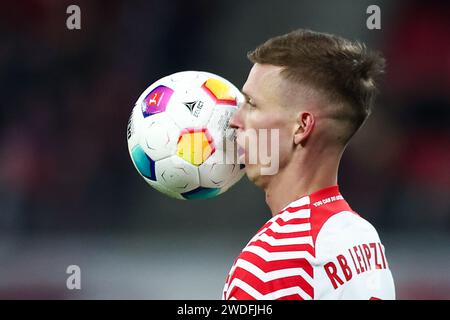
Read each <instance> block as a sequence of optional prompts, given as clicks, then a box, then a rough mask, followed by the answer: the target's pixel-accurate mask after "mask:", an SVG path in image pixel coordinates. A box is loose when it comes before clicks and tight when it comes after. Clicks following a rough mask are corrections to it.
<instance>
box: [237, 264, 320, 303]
mask: <svg viewBox="0 0 450 320" xmlns="http://www.w3.org/2000/svg"><path fill="white" fill-rule="evenodd" d="M234 279H240V280H241V281H244V282H246V283H247V284H249V285H251V287H252V288H254V289H255V290H256V291H258V292H259V293H260V294H262V295H266V294H270V293H272V292H274V291H278V290H281V289H286V288H291V287H299V288H300V289H302V290H303V291H305V292H306V293H307V294H308V295H309V296H311V297H312V298H314V288H313V287H312V285H311V284H310V283H309V282H308V281H306V280H305V279H304V278H303V277H302V276H300V275H294V276H288V277H281V278H279V279H274V280H270V281H263V280H261V279H260V278H258V277H257V276H255V275H254V274H253V273H251V272H249V271H247V270H245V269H243V268H240V267H237V268H236V269H235V270H234V276H233V280H234ZM232 284H233V283H232V282H231V285H232Z"/></svg>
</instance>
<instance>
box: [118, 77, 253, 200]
mask: <svg viewBox="0 0 450 320" xmlns="http://www.w3.org/2000/svg"><path fill="white" fill-rule="evenodd" d="M244 100H245V98H244V97H243V95H242V94H241V93H240V91H239V90H238V89H237V88H236V87H235V86H234V85H233V84H231V83H230V82H229V81H227V80H226V79H224V78H222V77H220V76H218V75H215V74H212V73H207V72H200V71H184V72H178V73H175V74H172V75H169V76H166V77H164V78H162V79H160V80H158V81H156V82H155V83H153V84H152V85H150V86H149V87H148V88H147V89H146V90H145V91H144V92H143V93H142V94H141V96H140V97H139V99H138V100H137V102H136V104H135V106H134V108H133V110H132V113H131V117H130V120H129V122H128V128H127V140H128V150H129V152H130V156H131V159H132V161H133V164H134V166H135V167H136V169H137V171H138V172H139V174H140V175H141V176H142V177H143V178H144V180H145V181H146V182H147V183H148V184H149V185H150V186H152V187H153V188H155V189H156V190H158V191H160V192H162V193H164V194H166V195H168V196H171V197H173V198H177V199H205V198H211V197H215V196H217V195H219V194H221V193H223V192H225V191H226V190H228V189H229V188H230V187H231V186H233V185H234V184H235V183H236V182H238V181H239V180H240V179H241V178H242V176H243V175H244V165H243V164H239V163H238V161H237V150H238V148H237V146H236V141H235V140H236V139H235V134H234V130H232V129H229V128H228V122H229V120H230V118H231V116H232V115H233V113H234V112H235V111H236V110H237V108H238V106H239V105H240V104H242V103H243V101H244Z"/></svg>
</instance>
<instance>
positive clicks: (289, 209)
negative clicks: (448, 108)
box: [281, 204, 309, 212]
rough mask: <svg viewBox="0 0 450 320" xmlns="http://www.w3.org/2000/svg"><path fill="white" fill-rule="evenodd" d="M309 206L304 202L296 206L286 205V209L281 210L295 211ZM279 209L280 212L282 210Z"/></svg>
mask: <svg viewBox="0 0 450 320" xmlns="http://www.w3.org/2000/svg"><path fill="white" fill-rule="evenodd" d="M308 208H309V204H304V205H302V206H298V207H287V208H286V209H284V210H283V211H287V212H297V211H299V210H302V209H308ZM283 211H281V212H283Z"/></svg>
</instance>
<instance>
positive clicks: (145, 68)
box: [0, 0, 450, 299]
mask: <svg viewBox="0 0 450 320" xmlns="http://www.w3.org/2000/svg"><path fill="white" fill-rule="evenodd" d="M70 4H76V5H78V6H79V7H80V8H81V27H82V29H81V30H68V29H67V28H66V19H67V17H68V16H69V15H68V14H66V8H67V6H68V5H70ZM371 4H376V5H378V6H379V7H380V8H381V27H382V28H381V30H368V29H367V27H366V19H367V18H368V16H369V15H368V14H366V8H367V7H368V6H369V5H371ZM0 8H1V9H0V39H1V42H0V70H1V72H0V93H1V99H0V101H1V102H0V105H1V109H0V110H1V113H0V298H57V299H59V298H61V299H71V298H82V299H105V298H112V299H117V298H122V299H131V298H138V299H196V298H202V299H218V298H220V296H221V291H222V287H223V283H224V280H225V277H226V275H227V273H228V270H229V268H230V266H231V264H232V262H233V259H234V258H235V256H236V255H237V254H238V253H239V252H240V250H241V248H242V247H243V246H244V245H245V244H246V242H247V241H248V240H249V239H250V237H252V236H253V234H254V233H255V232H256V231H257V230H258V229H259V228H260V226H261V225H262V224H263V223H264V222H265V221H266V220H268V219H269V218H270V211H269V210H268V208H267V207H266V205H265V202H264V195H263V193H262V192H261V191H260V190H258V189H256V187H254V186H253V185H252V184H251V183H249V182H248V181H247V179H246V178H244V179H242V180H241V181H240V182H239V183H238V184H237V185H236V186H234V187H233V188H232V189H230V190H229V191H228V192H226V193H225V194H223V195H221V196H219V197H217V198H215V199H210V200H204V201H189V202H188V201H184V202H183V201H176V200H173V199H170V198H167V197H165V196H163V195H162V194H160V193H158V192H156V191H154V190H153V189H151V188H150V187H149V186H147V185H146V184H145V182H144V180H143V179H142V178H140V177H139V175H138V173H137V172H136V170H135V169H134V167H133V165H132V162H131V159H130V157H129V154H128V150H127V144H126V125H127V120H128V117H129V114H130V112H131V108H132V106H133V105H134V102H135V101H136V99H137V97H138V96H139V95H140V93H141V92H142V91H144V89H145V88H146V87H147V86H149V85H150V84H151V83H152V82H154V81H156V80H157V79H159V78H161V77H163V76H165V75H168V74H171V73H173V72H177V71H183V70H203V71H209V72H213V73H217V74H219V75H221V76H223V77H225V78H227V79H228V80H230V81H231V82H233V83H234V84H235V85H236V86H238V87H241V86H242V85H243V83H244V82H245V80H246V77H247V74H248V71H249V70H250V67H251V64H250V62H249V61H247V59H246V52H247V51H249V50H252V49H253V48H254V47H255V46H257V45H258V44H260V43H261V42H263V41H265V40H266V39H268V38H269V37H272V36H275V35H279V34H282V33H286V32H288V31H291V30H293V29H296V28H300V27H301V28H310V29H313V30H316V31H323V32H329V33H335V34H338V35H342V36H344V37H347V38H350V39H355V40H360V41H363V42H365V43H367V45H368V46H369V47H371V48H376V49H379V50H381V51H382V52H383V53H384V54H385V56H386V58H387V64H388V67H387V74H386V77H385V79H384V81H383V83H382V86H381V91H382V94H381V96H380V98H379V99H378V103H377V107H376V109H375V110H374V112H373V114H372V116H371V118H370V119H369V120H368V122H367V124H366V126H365V128H364V129H363V130H362V131H361V132H359V133H358V134H357V136H356V137H355V139H354V141H353V142H352V144H351V145H350V146H349V147H348V149H347V151H346V153H345V155H344V158H343V161H342V165H341V171H340V176H339V184H340V187H341V191H342V194H343V195H344V197H346V199H347V200H348V201H349V203H350V205H351V206H352V208H353V209H354V210H356V211H358V212H359V213H360V214H361V215H362V216H363V217H364V218H366V219H367V220H369V221H370V222H371V223H372V224H373V225H374V226H375V227H376V228H377V229H378V231H379V233H380V236H381V238H382V241H383V242H384V245H385V247H386V250H387V257H388V259H389V262H390V267H391V269H392V272H393V275H394V279H395V281H396V286H397V296H398V298H400V299H450V250H449V248H450V236H449V232H450V108H449V107H450V41H449V35H450V6H449V5H448V4H446V1H395V2H394V1H365V0H364V1H358V2H355V1H350V0H348V1H287V0H277V1H269V0H264V1H206V0H205V1H181V0H168V1H86V0H80V1H73V2H72V1H71V2H69V1H55V0H54V1H52V0H47V1H45V0H33V1H21V2H19V1H17V2H12V1H11V2H5V3H2V4H1V5H0ZM71 264H76V265H79V266H80V268H81V271H82V290H79V291H77V290H75V291H70V290H68V289H67V288H66V278H67V277H68V275H67V274H66V273H65V271H66V268H67V266H68V265H71Z"/></svg>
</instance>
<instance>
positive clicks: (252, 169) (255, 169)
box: [245, 164, 265, 187]
mask: <svg viewBox="0 0 450 320" xmlns="http://www.w3.org/2000/svg"><path fill="white" fill-rule="evenodd" d="M245 174H246V175H247V178H248V180H250V181H251V182H253V183H254V184H255V185H256V186H258V187H263V186H264V180H265V179H264V177H263V176H262V175H261V166H260V165H257V164H246V165H245Z"/></svg>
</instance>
